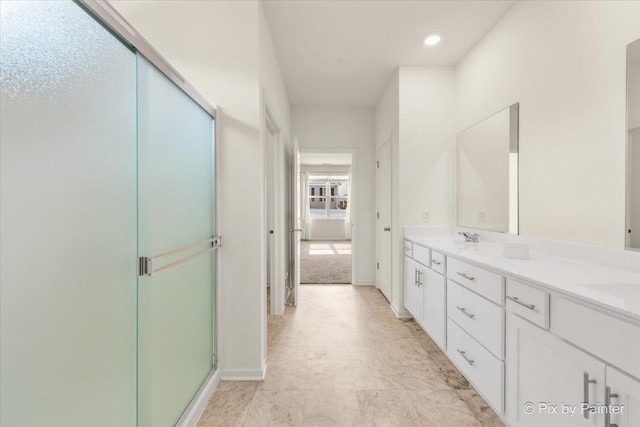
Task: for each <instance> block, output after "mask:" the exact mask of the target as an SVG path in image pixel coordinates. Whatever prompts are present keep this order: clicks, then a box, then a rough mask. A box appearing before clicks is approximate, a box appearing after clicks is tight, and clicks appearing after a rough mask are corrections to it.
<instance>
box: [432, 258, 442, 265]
mask: <svg viewBox="0 0 640 427" xmlns="http://www.w3.org/2000/svg"><path fill="white" fill-rule="evenodd" d="M431 262H432V263H434V264H435V265H440V264H442V263H441V262H440V261H436V260H435V259H432V260H431Z"/></svg>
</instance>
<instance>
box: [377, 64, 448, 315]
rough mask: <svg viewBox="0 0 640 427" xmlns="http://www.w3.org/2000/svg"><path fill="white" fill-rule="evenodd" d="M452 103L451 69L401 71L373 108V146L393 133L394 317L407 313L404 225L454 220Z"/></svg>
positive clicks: (442, 222)
mask: <svg viewBox="0 0 640 427" xmlns="http://www.w3.org/2000/svg"><path fill="white" fill-rule="evenodd" d="M454 103H455V79H454V70H453V68H452V67H400V68H399V69H398V72H397V74H396V75H394V77H393V78H392V80H391V81H390V83H389V85H388V86H387V88H386V89H385V91H384V93H383V95H382V97H381V98H380V101H379V102H378V106H377V107H376V122H377V123H376V142H377V145H378V146H381V145H382V144H384V142H385V141H386V140H387V139H388V137H389V134H390V133H393V134H394V138H393V144H394V147H393V150H392V156H393V160H392V191H393V195H392V200H393V202H392V203H393V207H392V217H393V218H392V226H391V230H392V299H391V305H392V307H393V309H394V310H395V311H396V313H397V314H399V315H406V314H407V313H406V312H405V310H404V305H403V301H404V286H403V283H404V271H403V265H404V263H403V258H402V257H403V250H402V239H403V227H405V226H412V225H451V223H452V220H453V192H452V190H453V159H454V156H453V150H454V148H455V132H454V113H455V108H454ZM395 135H397V137H395ZM425 210H427V211H429V214H430V220H429V222H428V223H427V222H425V221H424V220H423V213H424V211H425Z"/></svg>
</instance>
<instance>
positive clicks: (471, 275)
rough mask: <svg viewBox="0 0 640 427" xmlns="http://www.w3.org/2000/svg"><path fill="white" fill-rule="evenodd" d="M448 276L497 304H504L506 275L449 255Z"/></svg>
mask: <svg viewBox="0 0 640 427" xmlns="http://www.w3.org/2000/svg"><path fill="white" fill-rule="evenodd" d="M447 277H449V278H450V279H451V280H454V281H456V282H457V283H459V284H461V285H462V286H465V287H467V288H469V289H471V290H472V291H474V292H476V293H478V294H480V295H482V296H483V297H485V298H488V299H490V300H491V301H493V302H495V303H496V304H499V305H503V304H504V277H503V276H501V275H499V274H496V273H492V272H491V271H488V270H485V269H483V268H480V267H476V266H475V265H471V264H468V263H466V262H463V261H460V260H457V259H455V258H451V257H447Z"/></svg>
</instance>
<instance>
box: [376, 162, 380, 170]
mask: <svg viewBox="0 0 640 427" xmlns="http://www.w3.org/2000/svg"><path fill="white" fill-rule="evenodd" d="M376 168H377V169H380V162H379V161H378V160H376Z"/></svg>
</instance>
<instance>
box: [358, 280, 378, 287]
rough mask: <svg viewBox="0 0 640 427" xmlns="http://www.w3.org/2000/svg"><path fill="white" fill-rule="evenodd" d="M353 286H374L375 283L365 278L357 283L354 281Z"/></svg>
mask: <svg viewBox="0 0 640 427" xmlns="http://www.w3.org/2000/svg"><path fill="white" fill-rule="evenodd" d="M354 285H355V286H375V284H374V283H373V282H371V281H368V280H365V281H360V282H358V283H354Z"/></svg>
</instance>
